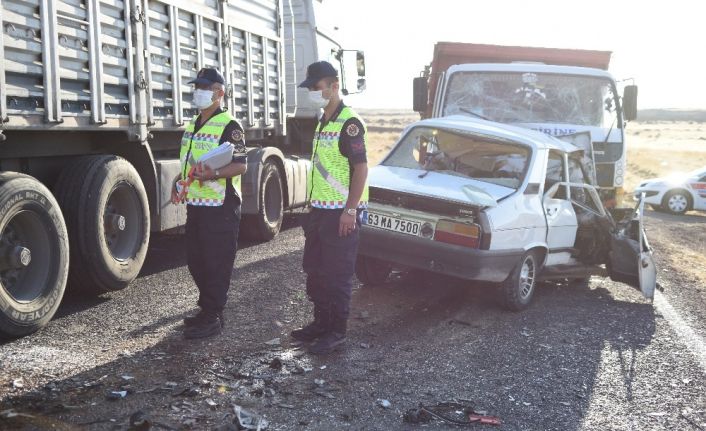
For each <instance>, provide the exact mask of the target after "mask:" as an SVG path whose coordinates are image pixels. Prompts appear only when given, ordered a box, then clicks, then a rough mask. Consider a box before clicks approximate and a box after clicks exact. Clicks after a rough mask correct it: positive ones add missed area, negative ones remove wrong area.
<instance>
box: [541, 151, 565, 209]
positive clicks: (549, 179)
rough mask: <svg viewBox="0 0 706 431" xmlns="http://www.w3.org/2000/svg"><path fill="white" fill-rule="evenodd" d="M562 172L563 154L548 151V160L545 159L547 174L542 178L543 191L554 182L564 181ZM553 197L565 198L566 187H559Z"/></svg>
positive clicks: (563, 170)
mask: <svg viewBox="0 0 706 431" xmlns="http://www.w3.org/2000/svg"><path fill="white" fill-rule="evenodd" d="M564 172H565V169H564V155H563V154H561V153H559V152H557V151H550V152H549V160H548V161H547V174H546V176H545V178H544V191H545V192H546V191H548V190H549V189H550V188H551V187H552V186H553V185H554V184H556V183H560V182H564V181H566V178H565V177H564ZM553 198H554V199H566V188H565V187H560V188H559V189H558V190H557V192H556V193H555V194H554V196H553Z"/></svg>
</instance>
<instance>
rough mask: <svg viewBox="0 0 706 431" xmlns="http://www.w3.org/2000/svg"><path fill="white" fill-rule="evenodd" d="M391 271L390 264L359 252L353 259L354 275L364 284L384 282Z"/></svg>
mask: <svg viewBox="0 0 706 431" xmlns="http://www.w3.org/2000/svg"><path fill="white" fill-rule="evenodd" d="M391 272H392V265H390V264H389V263H388V262H385V261H382V260H380V259H375V258H374V257H369V256H363V255H362V254H359V255H358V257H357V259H356V261H355V275H356V277H357V278H358V281H360V282H361V283H363V285H364V286H379V285H381V284H385V282H386V281H387V279H388V278H389V277H390V273H391Z"/></svg>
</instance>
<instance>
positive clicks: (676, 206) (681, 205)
mask: <svg viewBox="0 0 706 431" xmlns="http://www.w3.org/2000/svg"><path fill="white" fill-rule="evenodd" d="M662 208H663V209H664V210H665V211H666V212H668V213H670V214H675V215H682V214H684V213H685V212H687V211H689V210H690V209H691V196H690V195H689V192H687V191H686V190H672V191H670V192H668V193H667V194H665V195H664V197H663V198H662Z"/></svg>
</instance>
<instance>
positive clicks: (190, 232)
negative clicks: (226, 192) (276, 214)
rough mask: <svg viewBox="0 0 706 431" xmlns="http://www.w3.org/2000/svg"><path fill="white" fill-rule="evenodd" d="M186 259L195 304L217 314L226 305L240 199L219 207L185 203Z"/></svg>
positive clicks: (228, 200) (238, 219) (233, 261)
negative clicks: (194, 288)
mask: <svg viewBox="0 0 706 431" xmlns="http://www.w3.org/2000/svg"><path fill="white" fill-rule="evenodd" d="M186 217H187V218H186V242H187V244H186V260H187V264H188V267H189V272H190V273H191V276H192V277H193V278H194V282H195V283H196V286H197V287H198V289H199V301H198V305H199V307H201V309H203V310H204V311H206V312H210V313H215V314H220V313H222V312H223V308H224V307H225V304H226V299H227V297H228V288H229V287H230V281H231V276H232V273H233V265H234V263H235V254H236V252H237V249H238V229H239V225H240V200H239V199H238V198H231V197H228V198H226V201H225V203H224V204H223V205H221V206H214V207H208V206H196V205H187V209H186Z"/></svg>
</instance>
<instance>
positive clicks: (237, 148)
mask: <svg viewBox="0 0 706 431" xmlns="http://www.w3.org/2000/svg"><path fill="white" fill-rule="evenodd" d="M233 152H234V153H235V154H241V153H245V152H247V148H245V144H244V143H243V141H236V142H234V143H233Z"/></svg>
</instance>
